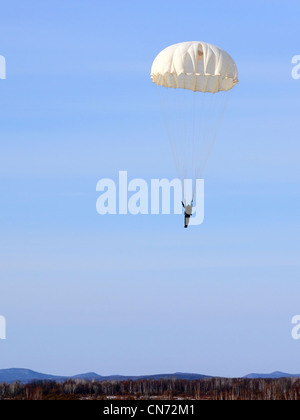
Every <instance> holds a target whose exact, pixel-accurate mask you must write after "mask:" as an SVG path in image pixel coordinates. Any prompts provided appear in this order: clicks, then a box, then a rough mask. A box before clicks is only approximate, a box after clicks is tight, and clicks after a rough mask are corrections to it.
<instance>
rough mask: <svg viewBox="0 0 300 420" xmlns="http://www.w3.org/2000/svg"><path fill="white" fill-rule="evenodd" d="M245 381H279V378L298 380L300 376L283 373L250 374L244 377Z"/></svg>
mask: <svg viewBox="0 0 300 420" xmlns="http://www.w3.org/2000/svg"><path fill="white" fill-rule="evenodd" d="M244 378H245V379H280V378H300V374H290V373H284V372H273V373H250V374H249V375H246V376H244Z"/></svg>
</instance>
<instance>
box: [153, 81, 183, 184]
mask: <svg viewBox="0 0 300 420" xmlns="http://www.w3.org/2000/svg"><path fill="white" fill-rule="evenodd" d="M160 89H161V88H160V87H158V88H157V89H156V90H157V91H158V97H159V101H160V105H161V110H162V114H163V120H164V124H165V127H166V131H167V135H168V139H169V143H170V147H171V151H172V155H173V160H174V162H175V167H176V171H177V173H178V176H179V177H180V178H181V175H180V165H179V163H178V158H177V154H176V145H175V147H174V144H173V141H172V133H171V128H170V126H169V124H168V116H167V110H166V107H165V106H164V100H163V98H162V95H163V94H162V93H161V91H160ZM166 89H167V88H166ZM170 115H172V112H170ZM171 126H172V125H171Z"/></svg>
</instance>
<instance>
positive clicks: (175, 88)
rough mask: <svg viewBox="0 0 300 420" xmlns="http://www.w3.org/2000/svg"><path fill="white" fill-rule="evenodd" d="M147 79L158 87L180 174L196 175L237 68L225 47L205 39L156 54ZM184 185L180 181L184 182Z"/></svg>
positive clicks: (190, 195)
mask: <svg viewBox="0 0 300 420" xmlns="http://www.w3.org/2000/svg"><path fill="white" fill-rule="evenodd" d="M151 79H152V81H153V83H155V84H156V85H157V86H158V88H157V90H158V93H159V98H160V101H161V106H162V112H163V116H164V120H165V124H166V128H167V133H168V137H169V141H170V145H171V149H172V154H173V158H174V162H175V166H176V169H177V173H178V176H179V178H180V179H181V180H182V182H183V181H184V179H192V180H193V182H194V187H193V191H191V192H188V191H185V187H183V196H184V197H183V198H184V200H185V202H187V201H191V200H192V199H194V195H195V185H196V179H198V178H201V177H203V173H204V170H205V167H206V164H207V160H208V157H209V155H210V152H211V149H212V146H213V144H214V141H215V138H216V135H217V132H218V129H219V126H220V123H221V120H222V117H223V114H224V111H225V107H226V104H227V100H228V92H229V91H230V90H231V89H232V88H233V87H234V86H235V85H236V84H237V83H238V81H239V80H238V70H237V66H236V64H235V62H234V61H233V59H232V58H231V56H230V55H229V54H228V53H227V52H226V51H224V50H222V49H220V48H218V47H215V46H214V45H211V44H207V43H205V42H198V41H193V42H183V43H179V44H175V45H171V46H170V47H168V48H166V49H164V50H163V51H162V52H161V53H159V54H158V56H157V57H156V58H155V60H154V62H153V65H152V69H151ZM183 185H184V183H183Z"/></svg>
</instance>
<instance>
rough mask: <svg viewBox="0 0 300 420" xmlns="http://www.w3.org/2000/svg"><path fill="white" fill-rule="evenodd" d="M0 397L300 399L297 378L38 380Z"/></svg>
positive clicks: (1, 390) (7, 388) (1, 389)
mask: <svg viewBox="0 0 300 420" xmlns="http://www.w3.org/2000/svg"><path fill="white" fill-rule="evenodd" d="M0 400H225V401H226V400H231V401H237V400H285V401H288V400H300V379H297V378H282V379H226V378H210V379H203V380H191V381H188V380H181V379H161V380H137V381H121V382H119V381H104V382H100V381H86V380H80V379H76V380H67V381H65V382H61V383H59V382H52V381H38V382H32V383H29V384H22V383H20V382H15V383H12V384H6V383H2V384H0Z"/></svg>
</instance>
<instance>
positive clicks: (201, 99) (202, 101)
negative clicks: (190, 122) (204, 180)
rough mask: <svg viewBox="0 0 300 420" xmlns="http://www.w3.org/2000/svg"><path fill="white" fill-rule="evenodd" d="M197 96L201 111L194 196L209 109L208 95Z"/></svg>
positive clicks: (199, 115)
mask: <svg viewBox="0 0 300 420" xmlns="http://www.w3.org/2000/svg"><path fill="white" fill-rule="evenodd" d="M197 95H198V97H199V102H200V103H199V110H198V112H197V113H198V117H199V127H198V134H197V135H196V139H195V143H196V144H195V152H194V153H195V157H194V159H195V164H194V166H193V172H194V174H193V178H194V180H195V181H194V183H195V185H194V187H193V196H194V193H195V186H196V178H197V173H198V170H197V167H199V165H201V159H202V156H201V153H200V152H201V143H203V133H204V128H205V109H206V108H207V106H206V102H207V101H206V97H207V96H206V93H199V94H198V92H197Z"/></svg>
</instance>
